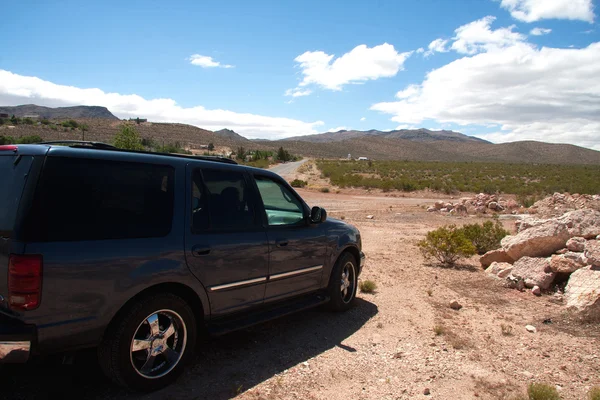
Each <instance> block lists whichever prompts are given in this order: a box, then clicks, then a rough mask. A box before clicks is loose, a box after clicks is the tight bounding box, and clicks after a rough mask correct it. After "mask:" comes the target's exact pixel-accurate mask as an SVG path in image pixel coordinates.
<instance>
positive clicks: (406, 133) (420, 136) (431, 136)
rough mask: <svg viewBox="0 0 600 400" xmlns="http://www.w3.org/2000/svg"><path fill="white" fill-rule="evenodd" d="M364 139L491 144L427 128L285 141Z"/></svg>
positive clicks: (316, 141)
mask: <svg viewBox="0 0 600 400" xmlns="http://www.w3.org/2000/svg"><path fill="white" fill-rule="evenodd" d="M362 137H380V138H384V139H403V140H411V141H413V142H436V141H438V140H444V141H449V142H479V143H490V142H488V141H487V140H483V139H479V138H476V137H474V136H467V135H465V134H462V133H459V132H454V131H446V130H441V131H432V130H429V129H425V128H420V129H399V130H393V131H378V130H376V129H371V130H368V131H355V130H350V131H347V130H341V131H337V132H325V133H319V134H316V135H306V136H296V137H291V138H287V139H285V140H298V141H303V142H313V143H324V142H341V141H343V140H348V139H356V138H362Z"/></svg>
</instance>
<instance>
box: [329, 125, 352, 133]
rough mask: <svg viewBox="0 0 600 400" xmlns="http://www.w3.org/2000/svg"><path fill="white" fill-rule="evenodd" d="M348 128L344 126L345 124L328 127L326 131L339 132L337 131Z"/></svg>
mask: <svg viewBox="0 0 600 400" xmlns="http://www.w3.org/2000/svg"><path fill="white" fill-rule="evenodd" d="M347 130H348V128H346V127H345V126H338V127H336V128H331V129H329V130H328V131H327V132H339V131H347Z"/></svg>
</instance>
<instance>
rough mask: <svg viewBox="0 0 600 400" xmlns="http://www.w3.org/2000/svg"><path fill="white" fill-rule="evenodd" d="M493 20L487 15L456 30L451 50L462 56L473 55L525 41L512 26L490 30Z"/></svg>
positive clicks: (494, 18)
mask: <svg viewBox="0 0 600 400" xmlns="http://www.w3.org/2000/svg"><path fill="white" fill-rule="evenodd" d="M495 20H496V17H492V16H489V15H488V16H487V17H484V18H481V19H478V20H477V21H473V22H471V23H468V24H466V25H463V26H461V27H459V28H458V29H456V30H455V31H454V32H455V33H456V35H455V36H454V38H453V40H454V42H453V43H452V50H456V51H457V52H459V53H462V54H475V53H478V52H480V51H489V50H493V49H499V48H504V47H508V46H512V45H514V44H515V43H518V42H521V41H524V40H525V39H526V37H525V36H524V35H522V34H520V33H518V32H514V31H513V30H514V29H515V26H514V25H512V26H509V27H508V28H499V29H495V30H492V28H491V25H492V23H493V22H494V21H495Z"/></svg>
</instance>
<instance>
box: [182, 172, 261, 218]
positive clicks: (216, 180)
mask: <svg viewBox="0 0 600 400" xmlns="http://www.w3.org/2000/svg"><path fill="white" fill-rule="evenodd" d="M192 196H193V198H192V208H193V210H192V212H193V217H192V218H193V220H192V227H193V229H194V230H205V229H212V230H244V229H250V228H253V227H255V226H256V223H255V214H254V205H253V203H252V195H251V193H250V189H249V186H248V184H247V182H246V179H245V176H244V174H243V173H241V172H236V171H226V170H215V169H202V171H200V170H196V171H194V174H193V186H192Z"/></svg>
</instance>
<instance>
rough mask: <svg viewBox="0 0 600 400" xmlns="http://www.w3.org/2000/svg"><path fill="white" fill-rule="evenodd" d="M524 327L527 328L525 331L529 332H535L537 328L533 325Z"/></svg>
mask: <svg viewBox="0 0 600 400" xmlns="http://www.w3.org/2000/svg"><path fill="white" fill-rule="evenodd" d="M525 329H527V332H531V333H536V332H537V329H535V326H533V325H526V326H525Z"/></svg>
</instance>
